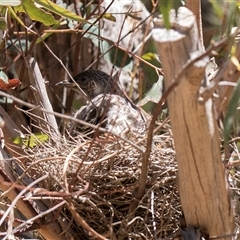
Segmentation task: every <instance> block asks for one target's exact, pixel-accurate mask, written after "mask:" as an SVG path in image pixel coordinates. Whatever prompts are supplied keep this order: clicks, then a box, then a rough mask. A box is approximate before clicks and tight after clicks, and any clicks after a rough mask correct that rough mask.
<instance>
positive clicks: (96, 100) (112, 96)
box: [56, 70, 146, 135]
mask: <svg viewBox="0 0 240 240" xmlns="http://www.w3.org/2000/svg"><path fill="white" fill-rule="evenodd" d="M73 79H74V81H75V82H74V81H72V80H64V81H62V82H59V83H57V84H56V85H62V86H65V87H68V88H71V89H74V90H76V91H77V92H80V93H82V91H83V92H84V93H85V94H86V95H87V97H88V100H89V102H88V104H87V105H86V106H83V107H81V108H80V109H79V110H78V111H77V112H76V114H75V117H76V118H77V119H80V120H83V121H85V122H89V123H92V124H94V125H97V124H100V126H101V127H105V128H106V129H107V130H109V131H111V132H113V133H115V134H118V135H126V133H128V132H133V133H136V134H139V135H142V134H144V132H145V131H146V120H145V117H144V116H143V114H142V112H141V110H140V109H139V108H138V107H137V106H136V105H135V104H134V103H133V102H132V101H131V100H130V99H129V98H128V97H127V96H126V94H125V93H124V91H123V90H122V89H121V87H120V86H119V83H118V82H117V80H116V79H114V78H112V77H111V76H109V75H108V74H107V73H105V72H103V71H100V70H86V71H84V72H82V73H79V74H78V75H76V76H74V77H73ZM80 89H81V90H82V91H81V90H80ZM73 128H74V129H76V130H77V131H84V130H85V129H84V127H83V126H79V124H74V126H73Z"/></svg>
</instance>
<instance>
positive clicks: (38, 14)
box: [14, 0, 58, 26]
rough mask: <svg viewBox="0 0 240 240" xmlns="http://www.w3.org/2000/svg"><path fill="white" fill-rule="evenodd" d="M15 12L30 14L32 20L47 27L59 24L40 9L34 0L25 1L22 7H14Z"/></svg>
mask: <svg viewBox="0 0 240 240" xmlns="http://www.w3.org/2000/svg"><path fill="white" fill-rule="evenodd" d="M14 10H15V11H19V12H23V13H26V14H28V15H29V17H30V18H31V19H32V20H34V21H38V22H41V23H43V24H44V25H45V26H50V25H53V24H57V23H58V21H57V20H56V19H55V18H54V17H53V15H52V14H50V13H47V12H45V11H43V10H41V9H40V8H38V7H37V6H36V5H35V4H34V2H33V1H32V0H23V2H22V4H21V5H19V6H17V7H14Z"/></svg>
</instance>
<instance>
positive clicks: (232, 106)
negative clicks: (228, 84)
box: [223, 83, 240, 146]
mask: <svg viewBox="0 0 240 240" xmlns="http://www.w3.org/2000/svg"><path fill="white" fill-rule="evenodd" d="M239 98H240V83H238V86H237V87H236V89H235V91H234V93H233V95H232V98H231V100H230V102H229V105H228V108H227V114H226V117H225V119H224V130H223V137H224V144H225V146H226V145H227V144H228V141H229V138H230V132H231V130H232V125H233V121H234V118H235V115H236V109H237V106H238V101H239Z"/></svg>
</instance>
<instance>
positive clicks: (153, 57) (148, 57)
mask: <svg viewBox="0 0 240 240" xmlns="http://www.w3.org/2000/svg"><path fill="white" fill-rule="evenodd" d="M142 58H143V59H144V60H146V61H151V60H158V57H157V54H156V53H152V52H148V53H145V54H144V55H142Z"/></svg>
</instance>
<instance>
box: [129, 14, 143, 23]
mask: <svg viewBox="0 0 240 240" xmlns="http://www.w3.org/2000/svg"><path fill="white" fill-rule="evenodd" d="M126 15H127V16H128V17H130V18H132V19H134V20H138V21H141V20H142V18H141V17H138V16H136V15H133V14H131V13H126Z"/></svg>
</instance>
